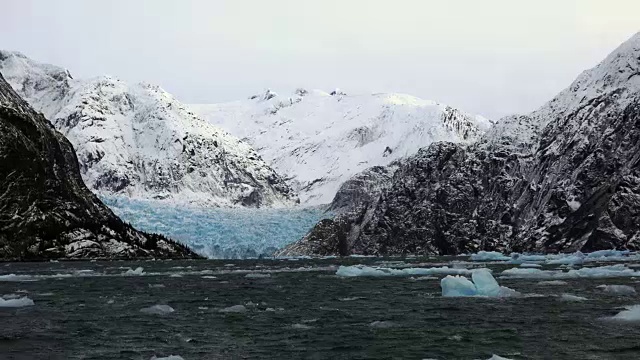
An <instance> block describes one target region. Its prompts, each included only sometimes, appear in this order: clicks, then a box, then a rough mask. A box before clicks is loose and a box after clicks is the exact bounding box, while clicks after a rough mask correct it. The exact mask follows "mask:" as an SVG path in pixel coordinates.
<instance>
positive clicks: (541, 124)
mask: <svg viewBox="0 0 640 360" xmlns="http://www.w3.org/2000/svg"><path fill="white" fill-rule="evenodd" d="M639 69H640V34H638V35H636V36H634V37H633V38H632V39H630V40H629V41H628V42H627V43H625V44H623V45H622V46H621V47H620V48H619V49H617V50H616V51H614V53H612V54H611V55H609V57H607V59H605V60H604V61H603V62H602V63H601V64H599V65H598V66H597V67H596V68H594V69H592V70H589V71H586V72H584V73H583V74H582V75H580V77H579V78H578V79H577V80H576V81H575V82H574V83H573V84H572V85H571V86H570V87H569V88H568V89H566V90H565V91H563V92H562V93H560V94H559V95H558V96H557V97H556V98H554V99H553V100H552V101H550V102H549V103H548V104H546V105H545V106H544V107H542V108H541V109H540V110H538V111H536V112H534V113H532V114H531V115H529V116H513V117H508V118H505V119H502V120H501V121H500V122H499V123H498V124H496V125H495V126H494V128H492V129H491V130H490V131H489V132H487V134H486V135H485V136H484V137H483V138H482V139H481V140H480V141H479V142H477V143H475V144H472V145H470V146H464V145H456V144H451V143H436V144H432V145H431V146H429V147H428V148H423V149H421V150H420V151H419V152H418V153H417V154H416V155H414V156H411V157H409V158H407V159H405V160H403V161H401V162H400V167H399V168H398V170H396V171H395V173H393V177H392V178H391V179H390V180H389V181H387V182H386V183H385V182H384V181H382V182H381V183H377V185H376V189H377V190H376V191H377V192H375V191H371V190H369V188H370V186H369V185H368V184H367V183H364V184H361V183H358V181H357V180H358V179H357V178H356V179H355V180H356V181H355V182H353V183H352V185H354V186H356V187H358V188H359V190H355V189H351V190H350V193H358V191H360V192H362V193H368V194H369V196H370V198H374V199H375V200H374V201H369V200H368V201H366V202H359V201H357V200H350V199H349V198H348V197H344V196H343V198H342V199H338V200H339V206H338V207H337V208H336V209H338V210H340V209H346V211H345V212H342V213H341V214H339V215H338V216H336V217H335V218H334V219H333V220H330V221H331V222H330V223H329V222H328V220H325V221H324V223H322V224H318V225H317V226H316V227H315V228H314V229H312V231H311V232H310V233H309V234H308V235H307V236H306V237H305V238H303V239H302V240H300V241H299V242H297V243H295V244H292V245H290V246H289V247H287V248H285V249H283V250H282V251H281V252H280V255H297V254H317V255H338V254H340V253H344V252H345V251H344V247H346V248H347V250H346V253H348V254H369V255H382V254H408V253H411V254H441V255H445V254H459V253H464V252H476V251H479V250H498V251H507V252H508V251H539V252H561V251H576V250H582V251H594V250H599V249H610V248H619V249H632V250H638V249H640V168H639V167H640V165H639V164H640V70H639ZM360 176H363V175H360ZM364 197H366V196H364V195H361V194H359V195H358V196H357V197H354V198H355V199H360V198H364ZM345 199H346V200H345ZM348 204H352V205H353V206H351V207H350V206H348ZM329 225H330V226H329ZM322 239H324V242H323V241H322ZM337 239H343V243H341V246H342V247H343V251H341V252H338V251H337V250H336V244H338V243H339V241H338V240H337ZM345 243H346V244H345Z"/></svg>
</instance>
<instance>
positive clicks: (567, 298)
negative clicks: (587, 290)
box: [560, 294, 589, 302]
mask: <svg viewBox="0 0 640 360" xmlns="http://www.w3.org/2000/svg"><path fill="white" fill-rule="evenodd" d="M560 300H562V301H570V302H573V301H585V300H589V299H587V298H586V297H582V296H576V295H571V294H562V295H560Z"/></svg>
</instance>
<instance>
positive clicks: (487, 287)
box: [471, 269, 500, 297]
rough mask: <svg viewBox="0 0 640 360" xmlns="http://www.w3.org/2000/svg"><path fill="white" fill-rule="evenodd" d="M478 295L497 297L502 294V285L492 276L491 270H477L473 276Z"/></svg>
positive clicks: (472, 279)
mask: <svg viewBox="0 0 640 360" xmlns="http://www.w3.org/2000/svg"><path fill="white" fill-rule="evenodd" d="M471 281H473V284H474V285H475V288H476V292H477V294H478V295H484V296H490V297H495V296H498V294H500V285H498V282H497V281H496V279H494V278H493V276H492V275H491V271H490V270H489V269H477V270H475V271H474V272H473V273H472V274H471Z"/></svg>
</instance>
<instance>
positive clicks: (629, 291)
mask: <svg viewBox="0 0 640 360" xmlns="http://www.w3.org/2000/svg"><path fill="white" fill-rule="evenodd" d="M596 288H597V289H600V290H602V291H604V292H605V293H607V294H611V295H623V296H626V295H635V294H636V289H634V288H633V287H631V286H629V285H598V286H596Z"/></svg>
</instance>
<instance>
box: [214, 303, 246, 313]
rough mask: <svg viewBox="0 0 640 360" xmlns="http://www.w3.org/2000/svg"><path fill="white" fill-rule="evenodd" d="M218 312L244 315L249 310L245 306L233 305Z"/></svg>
mask: <svg viewBox="0 0 640 360" xmlns="http://www.w3.org/2000/svg"><path fill="white" fill-rule="evenodd" d="M218 311H219V312H221V313H244V312H247V308H246V307H245V306H244V305H233V306H229V307H226V308H224V309H220V310H218Z"/></svg>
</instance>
